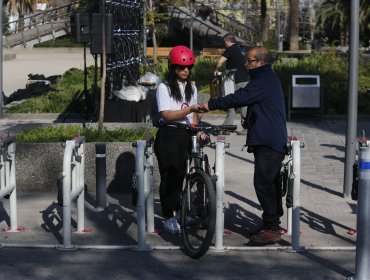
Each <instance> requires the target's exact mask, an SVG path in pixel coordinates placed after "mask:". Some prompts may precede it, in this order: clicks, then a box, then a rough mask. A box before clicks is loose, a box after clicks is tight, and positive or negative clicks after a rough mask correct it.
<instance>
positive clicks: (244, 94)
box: [208, 64, 288, 153]
mask: <svg viewBox="0 0 370 280" xmlns="http://www.w3.org/2000/svg"><path fill="white" fill-rule="evenodd" d="M249 76H250V81H249V83H248V84H247V85H246V86H245V87H244V88H241V89H239V90H237V91H236V92H235V93H234V94H229V95H227V96H225V97H220V98H217V99H211V100H210V101H209V102H208V107H209V109H210V110H216V109H229V108H238V107H244V106H248V113H247V118H248V134H247V143H246V144H247V146H248V147H253V146H259V145H263V146H268V147H270V148H272V149H273V150H275V151H277V152H281V153H286V144H287V141H288V139H287V129H286V111H285V103H284V94H283V91H282V89H281V85H280V81H279V79H278V77H277V76H276V75H275V73H274V72H273V71H272V68H271V64H265V65H263V66H261V67H258V68H254V69H251V70H249Z"/></svg>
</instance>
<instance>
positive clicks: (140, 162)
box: [132, 138, 156, 251]
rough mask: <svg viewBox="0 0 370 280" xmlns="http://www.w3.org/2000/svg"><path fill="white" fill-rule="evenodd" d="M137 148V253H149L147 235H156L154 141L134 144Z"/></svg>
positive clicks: (135, 181) (135, 247)
mask: <svg viewBox="0 0 370 280" xmlns="http://www.w3.org/2000/svg"><path fill="white" fill-rule="evenodd" d="M132 146H133V147H134V148H136V160H135V174H134V177H133V182H132V184H133V189H135V190H136V191H137V195H138V196H137V204H136V212H137V239H138V244H137V246H134V247H132V249H133V250H135V251H149V250H151V247H150V246H149V245H148V244H147V243H146V234H155V233H156V231H155V229H154V191H153V139H152V138H150V139H147V140H140V141H137V142H134V143H132Z"/></svg>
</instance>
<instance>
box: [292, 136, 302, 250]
mask: <svg viewBox="0 0 370 280" xmlns="http://www.w3.org/2000/svg"><path fill="white" fill-rule="evenodd" d="M292 157H293V174H294V183H293V209H292V248H293V250H294V251H300V250H302V248H301V246H300V245H299V241H300V219H301V217H300V215H301V202H300V191H301V143H300V141H292Z"/></svg>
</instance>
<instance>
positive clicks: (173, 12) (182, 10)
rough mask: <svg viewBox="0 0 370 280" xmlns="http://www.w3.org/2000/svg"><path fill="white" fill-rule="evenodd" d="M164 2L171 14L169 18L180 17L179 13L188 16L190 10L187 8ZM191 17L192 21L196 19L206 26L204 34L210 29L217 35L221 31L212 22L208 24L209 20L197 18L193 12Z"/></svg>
mask: <svg viewBox="0 0 370 280" xmlns="http://www.w3.org/2000/svg"><path fill="white" fill-rule="evenodd" d="M165 2H166V3H167V4H168V7H169V13H170V15H171V18H175V16H176V17H177V19H178V20H179V19H180V17H181V15H185V17H186V18H190V11H188V10H187V9H185V8H179V7H176V6H174V5H172V4H170V3H169V2H167V1H165ZM185 17H184V18H185ZM192 18H193V21H197V22H199V23H200V24H202V25H204V26H206V27H207V34H206V36H207V35H208V34H209V32H210V31H213V32H214V33H215V34H216V35H219V34H220V33H221V32H220V30H218V29H217V28H215V26H213V25H212V24H209V22H207V21H204V20H201V19H199V18H198V17H197V16H196V15H194V14H193V15H192Z"/></svg>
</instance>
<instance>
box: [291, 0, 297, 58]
mask: <svg viewBox="0 0 370 280" xmlns="http://www.w3.org/2000/svg"><path fill="white" fill-rule="evenodd" d="M289 4H290V20H289V21H290V43H289V50H291V51H297V50H298V49H299V46H298V32H299V0H289Z"/></svg>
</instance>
